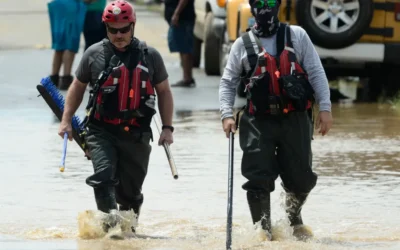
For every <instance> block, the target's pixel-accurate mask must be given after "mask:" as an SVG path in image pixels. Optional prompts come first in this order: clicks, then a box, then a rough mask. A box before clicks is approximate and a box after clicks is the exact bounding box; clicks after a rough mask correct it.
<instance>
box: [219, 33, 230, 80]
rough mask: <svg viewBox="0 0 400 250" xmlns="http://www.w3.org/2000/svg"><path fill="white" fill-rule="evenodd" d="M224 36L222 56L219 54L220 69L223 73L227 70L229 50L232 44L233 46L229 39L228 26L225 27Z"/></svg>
mask: <svg viewBox="0 0 400 250" xmlns="http://www.w3.org/2000/svg"><path fill="white" fill-rule="evenodd" d="M223 37H224V39H223V41H222V45H221V50H220V56H219V60H220V64H219V65H220V69H219V71H220V72H221V75H222V74H223V73H224V70H225V67H226V64H227V62H228V58H229V52H230V51H231V46H232V43H231V42H230V41H229V37H228V31H227V30H226V28H225V29H224V36H223Z"/></svg>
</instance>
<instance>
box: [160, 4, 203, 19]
mask: <svg viewBox="0 0 400 250" xmlns="http://www.w3.org/2000/svg"><path fill="white" fill-rule="evenodd" d="M178 4H179V0H164V18H165V20H166V21H167V22H168V23H170V22H171V18H172V16H173V15H174V12H175V9H176V7H178ZM195 19H196V14H195V12H194V0H188V3H187V4H186V6H185V8H184V9H183V10H182V12H181V13H180V14H179V20H182V21H190V22H194V21H195Z"/></svg>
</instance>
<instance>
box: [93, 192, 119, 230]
mask: <svg viewBox="0 0 400 250" xmlns="http://www.w3.org/2000/svg"><path fill="white" fill-rule="evenodd" d="M94 196H95V199H96V204H97V209H98V210H100V211H102V212H104V213H107V214H109V216H107V217H106V218H105V219H104V221H103V230H104V232H108V230H109V229H110V228H112V227H115V226H116V225H117V224H118V223H119V219H120V218H119V216H118V215H117V214H116V213H115V212H116V210H117V202H116V200H115V191H114V187H102V188H94ZM112 210H114V211H112Z"/></svg>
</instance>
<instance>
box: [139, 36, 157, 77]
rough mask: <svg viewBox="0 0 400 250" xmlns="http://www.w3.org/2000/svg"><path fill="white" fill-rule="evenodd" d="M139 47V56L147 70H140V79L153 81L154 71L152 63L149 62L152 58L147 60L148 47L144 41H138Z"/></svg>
mask: <svg viewBox="0 0 400 250" xmlns="http://www.w3.org/2000/svg"><path fill="white" fill-rule="evenodd" d="M139 49H140V51H141V54H142V56H141V58H142V63H143V65H144V66H146V67H147V70H148V72H146V71H144V70H143V71H142V73H141V75H140V79H141V81H142V82H143V81H147V79H149V80H150V82H152V81H153V73H154V64H151V63H152V62H153V60H151V59H150V60H148V59H149V55H150V54H149V49H148V47H147V44H146V42H145V41H140V42H139Z"/></svg>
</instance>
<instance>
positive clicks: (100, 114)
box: [94, 45, 155, 127]
mask: <svg viewBox="0 0 400 250" xmlns="http://www.w3.org/2000/svg"><path fill="white" fill-rule="evenodd" d="M144 46H145V45H144ZM145 53H147V48H146V49H145ZM105 54H106V53H105ZM145 56H146V55H145V54H144V55H143V56H142V57H141V58H142V60H141V61H139V62H138V64H137V66H136V67H135V68H134V69H132V70H129V69H128V68H127V66H126V65H124V64H123V63H121V65H119V66H117V67H114V69H113V71H112V73H111V74H110V76H109V77H108V78H107V80H106V81H105V82H104V83H103V84H102V86H101V87H100V89H99V93H98V96H97V99H96V108H95V113H94V118H95V119H96V120H98V121H102V122H105V123H109V124H113V125H120V124H121V125H133V126H137V127H140V126H142V125H143V124H142V123H141V122H140V120H145V121H146V123H147V124H145V125H150V122H151V118H152V115H153V114H155V110H154V105H155V91H154V87H153V85H152V84H151V81H150V77H149V76H150V75H149V68H148V67H147V64H146V62H145V61H146V60H145V58H146V57H145ZM105 57H106V56H105ZM138 113H141V115H143V116H144V117H138Z"/></svg>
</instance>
